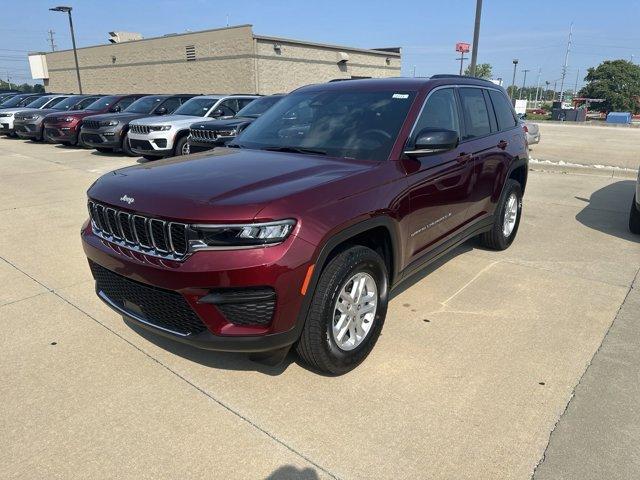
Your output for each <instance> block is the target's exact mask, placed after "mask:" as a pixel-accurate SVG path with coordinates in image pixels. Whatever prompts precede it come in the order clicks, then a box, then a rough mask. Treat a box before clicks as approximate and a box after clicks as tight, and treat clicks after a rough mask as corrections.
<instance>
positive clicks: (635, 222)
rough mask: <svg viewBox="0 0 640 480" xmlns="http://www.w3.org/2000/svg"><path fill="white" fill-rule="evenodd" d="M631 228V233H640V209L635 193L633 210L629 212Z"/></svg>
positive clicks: (632, 203) (632, 204)
mask: <svg viewBox="0 0 640 480" xmlns="http://www.w3.org/2000/svg"><path fill="white" fill-rule="evenodd" d="M629 230H631V233H636V234H640V210H638V205H637V203H636V196H635V195H634V196H633V202H631V211H630V212H629Z"/></svg>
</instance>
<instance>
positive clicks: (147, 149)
mask: <svg viewBox="0 0 640 480" xmlns="http://www.w3.org/2000/svg"><path fill="white" fill-rule="evenodd" d="M175 135H176V132H174V131H172V130H168V131H164V132H162V131H160V132H150V133H147V134H142V133H134V132H132V131H131V130H129V145H130V146H131V150H132V151H133V152H134V153H136V154H137V155H152V156H155V157H166V156H170V155H172V154H173V143H174V140H175Z"/></svg>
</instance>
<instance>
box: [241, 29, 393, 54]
mask: <svg viewBox="0 0 640 480" xmlns="http://www.w3.org/2000/svg"><path fill="white" fill-rule="evenodd" d="M253 38H255V39H256V40H267V41H270V42H281V43H294V44H296V45H310V46H312V47H323V48H330V49H332V50H345V51H347V52H361V53H369V54H377V55H384V56H385V57H398V58H400V57H401V56H402V54H401V53H400V52H394V51H389V50H375V49H372V48H355V47H345V46H344V45H334V44H330V43H317V42H307V41H305V40H295V39H292V38H284V37H271V36H269V35H255V34H254V35H253ZM393 48H394V49H395V48H397V49H398V50H400V48H399V47H393Z"/></svg>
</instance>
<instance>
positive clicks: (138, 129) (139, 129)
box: [129, 125, 150, 134]
mask: <svg viewBox="0 0 640 480" xmlns="http://www.w3.org/2000/svg"><path fill="white" fill-rule="evenodd" d="M129 128H130V130H131V131H132V132H133V133H141V134H146V133H149V132H150V129H149V126H148V125H131V126H130V127H129Z"/></svg>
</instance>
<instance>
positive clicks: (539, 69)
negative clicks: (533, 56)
mask: <svg viewBox="0 0 640 480" xmlns="http://www.w3.org/2000/svg"><path fill="white" fill-rule="evenodd" d="M540 74H542V68H538V80H537V82H536V101H535V103H534V105H535V106H536V108H538V93H539V92H540Z"/></svg>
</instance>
